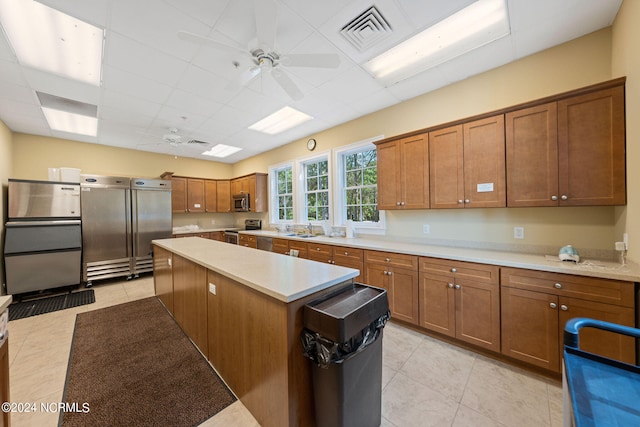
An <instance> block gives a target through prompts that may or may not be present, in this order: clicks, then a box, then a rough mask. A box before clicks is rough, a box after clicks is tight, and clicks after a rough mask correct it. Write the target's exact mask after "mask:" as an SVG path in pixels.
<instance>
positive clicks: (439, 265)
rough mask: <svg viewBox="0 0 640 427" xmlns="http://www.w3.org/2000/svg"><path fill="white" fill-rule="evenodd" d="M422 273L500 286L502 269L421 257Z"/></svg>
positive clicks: (493, 266) (420, 269)
mask: <svg viewBox="0 0 640 427" xmlns="http://www.w3.org/2000/svg"><path fill="white" fill-rule="evenodd" d="M419 261H420V266H419V271H420V272H421V273H428V274H436V275H444V276H451V275H452V274H455V277H456V279H457V280H464V279H470V280H473V281H474V282H479V283H487V284H498V283H499V281H500V274H499V272H500V269H499V268H498V267H497V266H495V265H487V264H476V263H473V262H464V261H449V260H444V259H438V258H428V257H420V260H419Z"/></svg>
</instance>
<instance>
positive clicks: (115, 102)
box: [98, 90, 162, 123]
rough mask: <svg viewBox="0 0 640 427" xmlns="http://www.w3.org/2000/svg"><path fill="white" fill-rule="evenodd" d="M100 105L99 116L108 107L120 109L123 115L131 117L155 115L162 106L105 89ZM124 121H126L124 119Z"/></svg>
mask: <svg viewBox="0 0 640 427" xmlns="http://www.w3.org/2000/svg"><path fill="white" fill-rule="evenodd" d="M101 107H102V108H98V115H100V116H102V115H101V112H102V111H107V110H108V109H109V108H110V109H111V110H118V111H120V112H121V114H122V115H123V116H124V117H127V116H131V117H133V116H134V115H141V116H144V117H155V116H156V115H157V114H158V112H159V111H160V108H162V105H161V104H158V103H155V102H150V101H146V100H144V99H141V98H136V97H134V96H129V95H127V94H124V93H120V92H114V91H109V90H105V91H103V93H102V103H101ZM105 107H106V108H105ZM124 123H126V121H125V122H124Z"/></svg>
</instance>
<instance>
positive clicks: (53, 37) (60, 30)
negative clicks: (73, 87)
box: [0, 0, 104, 86]
mask: <svg viewBox="0 0 640 427" xmlns="http://www.w3.org/2000/svg"><path fill="white" fill-rule="evenodd" d="M0 22H1V23H2V27H3V28H4V31H5V33H6V34H7V37H8V38H9V41H10V43H11V46H12V47H13V50H14V51H15V53H16V56H17V57H18V61H20V63H21V64H22V65H26V66H29V67H33V68H37V69H39V70H43V71H47V72H50V73H55V74H59V75H61V76H63V77H67V78H70V79H74V80H79V81H82V82H86V83H89V84H92V85H94V86H100V78H101V74H100V73H101V67H102V50H103V44H104V30H102V29H100V28H98V27H95V26H93V25H90V24H87V23H86V22H83V21H80V20H79V19H76V18H74V17H72V16H69V15H66V14H64V13H62V12H60V11H57V10H55V9H52V8H50V7H48V6H45V5H43V4H41V3H38V2H36V1H33V0H19V1H16V0H0Z"/></svg>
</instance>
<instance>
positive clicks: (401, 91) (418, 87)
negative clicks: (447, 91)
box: [387, 68, 449, 101]
mask: <svg viewBox="0 0 640 427" xmlns="http://www.w3.org/2000/svg"><path fill="white" fill-rule="evenodd" d="M447 84H449V83H448V79H447V77H446V76H444V75H443V74H442V73H441V72H440V70H439V69H438V68H432V69H430V70H427V71H425V72H423V73H420V74H418V75H417V76H413V77H410V78H408V79H406V80H403V81H401V82H398V83H396V84H394V85H391V86H389V87H388V88H387V89H388V90H389V92H391V93H392V94H393V95H394V96H395V97H396V98H398V99H400V100H403V101H404V100H407V99H411V98H415V97H416V96H419V95H421V94H423V93H427V92H431V91H433V90H436V89H439V88H441V87H443V86H446V85H447Z"/></svg>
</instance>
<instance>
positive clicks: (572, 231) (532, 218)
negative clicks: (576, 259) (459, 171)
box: [234, 28, 624, 252]
mask: <svg viewBox="0 0 640 427" xmlns="http://www.w3.org/2000/svg"><path fill="white" fill-rule="evenodd" d="M611 40H612V32H611V29H610V28H607V29H604V30H601V31H598V32H595V33H592V34H589V35H587V36H584V37H581V38H579V39H576V40H573V41H571V42H568V43H565V44H563V45H560V46H557V47H555V48H552V49H549V50H546V51H544V52H541V53H538V54H535V55H532V56H529V57H526V58H523V59H521V60H519V61H516V62H513V63H511V64H507V65H505V66H502V67H499V68H497V69H494V70H491V71H488V72H485V73H483V74H480V75H478V76H474V77H471V78H469V79H466V80H464V81H461V82H458V83H454V84H451V85H449V86H446V87H444V88H441V89H439V90H436V91H433V92H431V93H428V94H425V95H421V96H418V97H416V98H414V99H411V100H409V101H406V102H403V103H401V104H397V105H395V106H392V107H389V108H387V109H385V110H381V111H378V112H376V113H373V114H370V115H368V116H365V117H362V118H359V119H356V120H353V121H351V122H348V123H345V124H343V125H340V126H336V127H334V128H332V129H329V130H327V131H324V132H321V133H318V134H316V135H312V136H313V137H314V138H316V140H317V141H318V148H317V150H320V151H322V150H328V149H331V148H334V147H338V146H341V145H345V144H349V143H352V142H355V141H360V140H364V139H367V138H371V137H374V136H377V135H385V136H387V137H389V136H393V135H397V134H401V133H404V132H409V131H413V130H416V129H421V128H425V127H428V126H432V125H437V124H441V123H446V122H448V121H452V120H457V119H461V118H464V117H469V116H473V115H476V114H480V113H485V112H488V111H492V110H496V109H500V108H503V107H507V106H511V105H515V104H519V103H522V102H526V101H530V100H533V99H537V98H542V97H545V96H548V95H553V94H556V93H561V92H565V91H569V90H572V89H576V88H579V87H583V86H588V85H590V84H594V83H599V82H602V81H606V80H609V79H612V78H614V77H619V76H621V75H624V73H621V74H612V72H611ZM306 139H307V138H304V139H301V140H299V141H295V142H293V143H292V144H289V145H286V146H284V147H280V148H278V149H275V150H272V151H270V152H268V153H265V154H263V155H260V156H256V157H253V158H251V159H247V160H245V161H243V162H239V163H237V164H236V165H234V174H236V175H241V174H243V173H248V172H250V171H253V170H266V169H267V168H268V167H269V165H271V164H276V163H280V162H283V161H286V160H290V159H292V158H295V157H296V156H298V157H302V156H305V155H306V154H307V153H308V152H306V150H305V141H306ZM615 223H616V218H615V208H612V207H594V208H591V207H581V208H535V209H534V208H532V209H524V208H518V209H513V208H512V209H506V208H505V209H469V210H455V209H453V210H451V209H446V210H435V209H432V210H417V211H401V212H400V211H389V212H387V235H389V236H392V237H403V238H406V237H410V238H419V239H424V238H427V237H428V238H429V239H438V240H440V239H445V240H456V241H459V242H465V243H468V244H470V245H477V244H480V243H486V242H489V243H494V244H497V245H498V246H499V245H515V244H517V245H524V246H526V247H528V248H529V249H530V248H531V246H532V245H533V246H536V247H540V249H543V250H546V249H549V251H551V252H553V251H554V250H555V251H557V249H559V248H560V247H561V246H563V245H565V244H573V245H574V246H576V247H577V248H579V249H598V250H607V251H608V250H613V248H614V241H615V240H614V239H615V238H617V237H616V236H615V233H614V229H615ZM423 224H429V225H430V229H431V233H430V234H429V235H428V236H427V235H424V234H423V233H422V225H423ZM515 226H518V227H524V228H525V239H524V240H515V239H513V227H515ZM618 240H619V239H618Z"/></svg>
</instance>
